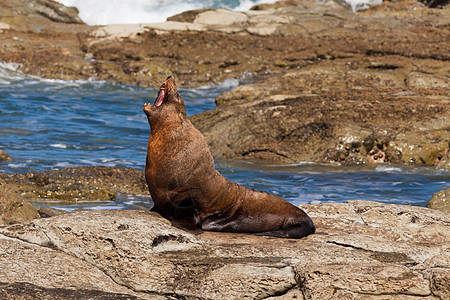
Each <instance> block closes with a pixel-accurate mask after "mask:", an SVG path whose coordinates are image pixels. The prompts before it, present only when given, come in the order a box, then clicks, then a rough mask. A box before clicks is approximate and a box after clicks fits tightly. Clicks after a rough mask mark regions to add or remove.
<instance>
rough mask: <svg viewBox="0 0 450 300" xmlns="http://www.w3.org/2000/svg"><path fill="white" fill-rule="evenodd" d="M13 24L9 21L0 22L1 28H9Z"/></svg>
mask: <svg viewBox="0 0 450 300" xmlns="http://www.w3.org/2000/svg"><path fill="white" fill-rule="evenodd" d="M9 29H11V26H10V25H9V24H8V23H5V22H0V30H9Z"/></svg>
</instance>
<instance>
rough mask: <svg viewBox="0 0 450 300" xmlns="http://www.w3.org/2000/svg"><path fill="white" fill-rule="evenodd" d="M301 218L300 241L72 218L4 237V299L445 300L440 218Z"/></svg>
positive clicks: (349, 212) (448, 223)
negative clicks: (18, 292) (303, 233)
mask: <svg viewBox="0 0 450 300" xmlns="http://www.w3.org/2000/svg"><path fill="white" fill-rule="evenodd" d="M302 209H304V210H305V211H306V212H307V213H308V214H309V215H310V216H311V217H312V219H313V220H314V222H315V225H316V227H317V232H316V234H313V235H310V236H308V237H306V238H303V239H299V240H292V239H280V238H274V237H260V236H253V235H247V234H231V233H215V232H205V233H203V234H201V235H198V236H195V235H192V234H189V233H187V232H184V231H181V230H179V229H177V228H175V227H173V226H171V225H170V223H169V222H168V221H166V220H165V219H162V218H161V217H159V216H158V215H156V214H154V213H149V212H145V211H80V212H75V213H70V214H66V215H60V216H56V217H52V218H48V219H39V220H35V221H33V222H32V223H30V224H27V225H12V226H9V227H3V228H0V249H2V251H1V253H3V255H1V256H0V277H1V278H3V279H2V281H3V283H2V288H3V287H4V286H5V287H6V288H8V290H9V291H11V290H13V289H14V287H16V286H18V287H20V288H21V289H24V290H26V291H27V292H28V293H29V294H30V295H31V298H33V297H32V296H33V295H34V294H36V295H37V294H38V293H39V292H40V291H49V292H52V291H61V292H64V293H69V291H68V289H69V288H70V295H71V296H72V297H75V298H76V297H77V296H78V297H82V295H91V294H93V295H95V293H97V294H98V295H99V296H100V295H104V294H107V295H109V296H110V297H111V298H113V297H119V296H122V297H125V296H126V295H129V296H127V297H130V298H132V297H139V298H143V299H148V298H152V299H153V297H159V298H195V299H224V298H227V299H243V298H251V299H265V298H269V297H273V298H271V299H278V298H279V299H336V298H348V299H387V298H390V299H391V298H392V299H448V297H449V296H450V294H449V291H450V286H449V282H450V273H449V272H448V270H449V268H450V255H449V253H448V241H449V240H450V216H449V214H447V213H443V212H439V211H435V210H430V209H427V208H420V207H411V206H402V205H390V204H382V203H375V202H366V201H349V202H347V203H344V204H334V203H328V204H318V205H304V206H302ZM11 262H14V264H11ZM30 269H32V270H33V272H30V271H29V270H30ZM55 274H56V275H55ZM2 290H4V289H2ZM33 291H35V292H33ZM33 293H34V294H33ZM108 293H109V294H108ZM113 293H120V294H121V295H119V296H118V295H113ZM105 297H106V296H105ZM113 299H114V298H113Z"/></svg>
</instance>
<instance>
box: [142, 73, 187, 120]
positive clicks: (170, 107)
mask: <svg viewBox="0 0 450 300" xmlns="http://www.w3.org/2000/svg"><path fill="white" fill-rule="evenodd" d="M142 109H143V110H144V112H145V114H146V115H147V118H148V120H149V123H150V126H152V124H156V123H161V122H162V121H163V120H167V119H170V118H171V117H175V116H180V117H186V107H185V106H184V101H183V99H182V98H181V96H180V94H178V91H177V86H176V84H175V79H174V78H173V77H172V76H169V77H167V79H166V80H165V81H164V82H163V83H162V85H161V87H160V88H159V91H158V96H157V97H156V100H155V103H154V104H153V105H150V103H148V104H147V103H146V104H144V106H143V107H142ZM152 127H153V126H152Z"/></svg>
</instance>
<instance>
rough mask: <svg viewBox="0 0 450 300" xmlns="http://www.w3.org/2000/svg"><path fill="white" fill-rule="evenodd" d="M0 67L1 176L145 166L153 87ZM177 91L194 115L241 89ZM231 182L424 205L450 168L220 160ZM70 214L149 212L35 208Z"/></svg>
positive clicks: (122, 202) (299, 197)
mask: <svg viewBox="0 0 450 300" xmlns="http://www.w3.org/2000/svg"><path fill="white" fill-rule="evenodd" d="M16 67H17V66H16V65H14V64H2V63H0V149H3V150H5V151H6V152H7V153H9V154H10V155H11V156H12V157H13V159H14V160H13V161H11V162H0V172H11V173H25V172H29V171H42V170H47V169H56V168H63V167H75V166H98V165H101V166H114V167H132V168H138V169H143V168H144V164H145V155H146V147H147V138H148V134H149V126H148V123H147V119H146V117H145V115H144V113H143V112H142V105H143V104H144V103H145V102H152V103H153V101H154V99H155V97H156V92H157V91H156V90H155V89H152V88H142V87H134V86H129V85H123V84H118V83H113V82H106V81H89V80H76V81H62V80H46V79H40V78H36V77H31V76H25V75H23V74H21V73H19V72H17V71H15V69H16ZM241 83H242V82H241V81H239V80H237V79H234V80H228V81H226V82H224V83H222V84H220V85H215V86H205V87H200V88H196V89H182V88H181V89H180V93H181V95H182V97H183V98H184V100H185V103H186V107H187V111H188V114H189V115H192V114H197V113H200V112H202V111H204V110H207V109H213V108H214V107H215V103H214V98H215V97H216V96H217V95H219V94H220V93H222V92H224V91H226V90H230V89H232V88H235V87H237V86H238V85H239V84H241ZM216 167H217V168H218V170H219V171H220V172H221V173H222V174H223V175H224V176H226V177H227V178H229V179H230V180H232V181H236V182H238V183H239V184H243V185H245V186H247V187H251V188H254V189H257V190H263V191H267V192H270V193H273V194H276V195H278V196H281V197H283V198H285V199H287V200H288V201H291V202H292V203H294V204H296V205H298V204H307V203H324V202H345V201H347V200H350V199H359V200H373V201H380V202H386V203H398V204H410V205H419V206H424V205H425V204H426V203H427V202H428V200H429V199H430V197H431V196H432V195H433V193H435V192H436V191H438V190H441V189H444V188H446V187H449V186H450V171H448V170H442V169H436V168H432V167H399V166H392V165H378V166H377V167H374V168H372V169H367V168H336V167H330V166H325V165H319V164H313V163H307V162H304V163H298V164H291V165H277V164H273V163H270V162H264V163H263V162H248V161H223V160H218V161H216ZM36 204H38V205H44V206H51V207H57V208H62V209H66V210H71V209H74V208H80V207H81V208H90V209H127V208H148V206H149V205H150V204H149V203H148V196H145V195H144V196H132V197H130V196H129V195H119V197H117V201H116V202H103V203H99V202H96V203H77V204H74V205H72V206H67V205H66V204H59V203H38V202H36Z"/></svg>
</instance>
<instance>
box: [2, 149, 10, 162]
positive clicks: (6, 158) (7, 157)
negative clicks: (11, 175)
mask: <svg viewBox="0 0 450 300" xmlns="http://www.w3.org/2000/svg"><path fill="white" fill-rule="evenodd" d="M0 161H12V158H11V156H10V155H9V154H8V153H6V152H5V151H3V150H1V149H0Z"/></svg>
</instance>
